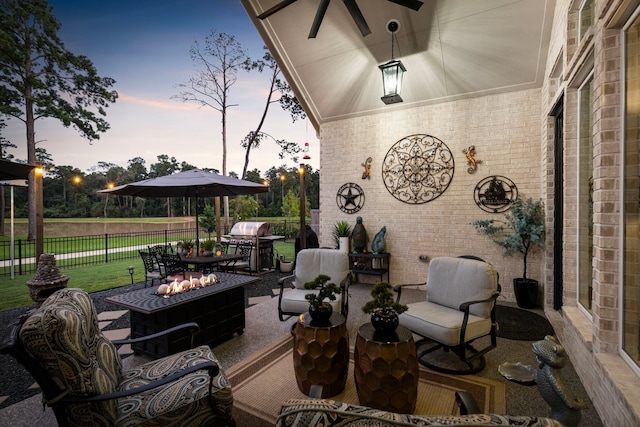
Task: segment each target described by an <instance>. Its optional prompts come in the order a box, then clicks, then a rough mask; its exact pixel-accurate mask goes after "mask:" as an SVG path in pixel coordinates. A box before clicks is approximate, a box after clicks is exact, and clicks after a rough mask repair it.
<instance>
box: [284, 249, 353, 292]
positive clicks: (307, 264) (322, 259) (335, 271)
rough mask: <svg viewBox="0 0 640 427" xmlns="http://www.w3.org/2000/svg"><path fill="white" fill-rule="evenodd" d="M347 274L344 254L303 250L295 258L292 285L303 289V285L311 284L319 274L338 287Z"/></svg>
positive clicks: (347, 265) (336, 251)
mask: <svg viewBox="0 0 640 427" xmlns="http://www.w3.org/2000/svg"><path fill="white" fill-rule="evenodd" d="M348 273H349V257H348V256H347V253H346V252H342V251H338V250H336V249H320V248H317V249H303V250H301V251H300V252H298V256H297V257H296V267H295V273H294V274H295V278H294V280H293V284H294V286H295V287H296V288H298V289H304V284H305V283H307V282H311V281H312V280H314V279H315V278H316V277H318V276H319V275H320V274H326V275H327V276H329V277H330V278H331V280H330V283H335V284H336V285H338V286H340V282H342V281H343V280H344V278H345V277H347V274H348Z"/></svg>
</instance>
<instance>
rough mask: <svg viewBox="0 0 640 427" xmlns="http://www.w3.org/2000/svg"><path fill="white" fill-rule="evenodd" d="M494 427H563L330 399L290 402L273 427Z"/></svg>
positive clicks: (534, 419) (544, 422)
mask: <svg viewBox="0 0 640 427" xmlns="http://www.w3.org/2000/svg"><path fill="white" fill-rule="evenodd" d="M455 425H464V426H477V427H480V426H497V425H515V426H529V427H562V423H560V422H558V421H556V420H554V419H551V418H537V417H524V416H513V415H497V414H470V415H411V414H396V413H393V412H387V411H381V410H379V409H372V408H368V407H366V406H359V405H352V404H349V403H343V402H338V401H334V400H330V399H290V400H287V401H286V402H285V403H284V404H283V405H282V407H281V408H280V415H279V416H278V419H277V420H276V427H315V426H324V427H330V426H340V427H351V426H353V427H355V426H376V427H399V426H409V427H411V426H455Z"/></svg>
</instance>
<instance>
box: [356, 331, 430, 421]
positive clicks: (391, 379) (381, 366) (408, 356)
mask: <svg viewBox="0 0 640 427" xmlns="http://www.w3.org/2000/svg"><path fill="white" fill-rule="evenodd" d="M353 358H354V364H355V368H354V377H355V382H356V391H357V392H358V399H359V400H360V404H361V405H364V406H369V407H372V408H376V409H382V410H384V411H390V412H397V413H402V414H412V413H413V411H414V410H415V407H416V400H417V398H418V378H419V372H418V357H417V355H416V344H415V342H414V340H413V335H412V334H411V331H409V329H407V328H406V327H404V326H402V325H400V326H398V329H396V332H395V334H385V335H380V334H379V333H378V332H376V330H375V329H374V328H373V326H372V325H371V323H365V324H364V325H362V326H360V329H358V336H357V337H356V345H355V349H354V353H353Z"/></svg>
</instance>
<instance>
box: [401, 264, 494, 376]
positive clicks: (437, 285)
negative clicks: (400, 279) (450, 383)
mask: <svg viewBox="0 0 640 427" xmlns="http://www.w3.org/2000/svg"><path fill="white" fill-rule="evenodd" d="M428 274H429V275H428V277H427V294H426V298H425V300H424V301H420V302H416V303H412V304H408V307H409V309H408V310H407V311H405V312H404V313H402V314H401V315H400V316H399V320H400V324H401V325H404V326H406V327H407V328H409V329H410V330H411V331H412V332H413V333H415V334H417V335H420V336H421V337H423V338H424V339H423V340H420V341H418V342H417V343H416V346H417V347H418V359H419V360H420V363H422V364H423V365H425V366H427V367H429V368H431V369H434V370H437V371H440V372H445V373H458V374H470V373H475V372H478V371H480V370H482V369H483V368H484V357H483V355H484V354H485V353H486V352H488V351H489V350H491V349H493V348H495V346H496V328H497V324H496V317H495V316H496V315H495V302H496V299H497V298H498V296H499V295H500V285H499V284H498V273H497V272H496V270H495V268H493V266H492V265H491V264H489V263H487V262H484V261H482V260H479V259H469V258H464V257H460V258H452V257H439V258H434V259H432V260H431V262H430V264H429V273H428ZM394 289H395V290H396V291H397V292H398V300H400V292H401V289H402V285H401V286H396V287H395V288H394ZM485 336H489V337H490V340H491V342H490V344H488V345H487V346H485V347H484V348H483V349H481V350H476V349H475V348H474V347H473V346H472V345H471V343H472V342H473V341H475V340H477V339H479V338H481V337H485ZM425 346H426V350H424V351H420V349H421V348H424V347H425ZM443 348H444V349H445V350H446V351H449V350H451V351H452V352H453V353H454V354H456V355H457V356H458V357H459V358H460V359H461V361H462V362H463V364H464V365H465V366H464V368H457V367H456V368H447V367H446V365H442V364H438V363H434V362H433V360H432V359H430V356H433V355H430V353H432V352H434V351H436V350H439V349H443Z"/></svg>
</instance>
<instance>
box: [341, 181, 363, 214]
mask: <svg viewBox="0 0 640 427" xmlns="http://www.w3.org/2000/svg"><path fill="white" fill-rule="evenodd" d="M336 203H337V204H338V207H339V208H340V210H341V211H342V212H346V213H348V214H352V213H356V212H358V211H359V210H360V209H362V206H363V205H364V191H362V188H361V187H360V186H359V185H358V184H355V183H353V182H347V183H346V184H344V185H343V186H342V187H340V188H339V189H338V193H337V194H336Z"/></svg>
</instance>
